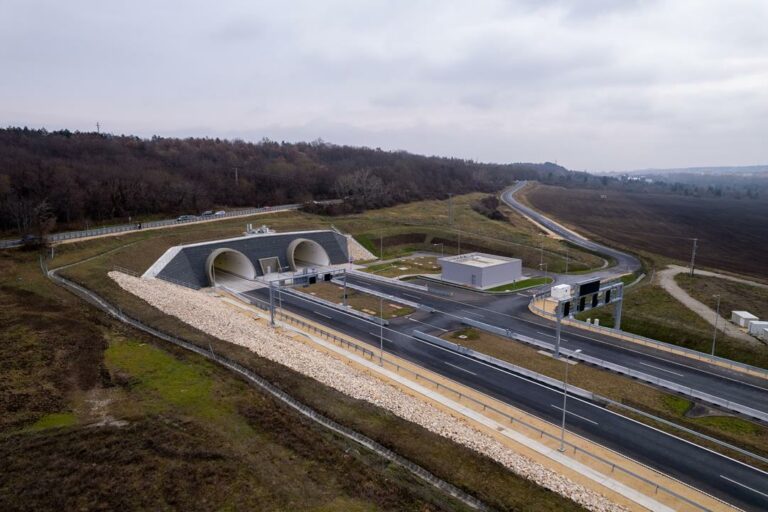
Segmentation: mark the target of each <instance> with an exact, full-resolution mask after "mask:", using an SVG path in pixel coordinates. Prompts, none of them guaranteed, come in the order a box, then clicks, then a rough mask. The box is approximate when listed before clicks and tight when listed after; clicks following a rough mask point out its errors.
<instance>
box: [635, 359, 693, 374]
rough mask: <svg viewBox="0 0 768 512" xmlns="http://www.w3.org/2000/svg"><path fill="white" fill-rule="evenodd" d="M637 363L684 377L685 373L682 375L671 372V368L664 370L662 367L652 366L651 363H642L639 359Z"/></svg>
mask: <svg viewBox="0 0 768 512" xmlns="http://www.w3.org/2000/svg"><path fill="white" fill-rule="evenodd" d="M637 364H641V365H643V366H647V367H648V368H653V369H654V370H659V371H661V372H667V373H671V374H672V375H677V376H678V377H685V375H683V374H682V373H677V372H673V371H672V370H665V369H664V368H659V367H658V366H653V365H652V364H648V363H642V362H639V361H638V363H637Z"/></svg>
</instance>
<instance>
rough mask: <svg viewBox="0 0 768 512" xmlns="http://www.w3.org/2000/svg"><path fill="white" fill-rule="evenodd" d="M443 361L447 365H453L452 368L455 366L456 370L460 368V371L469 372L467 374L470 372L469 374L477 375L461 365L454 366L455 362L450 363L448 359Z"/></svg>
mask: <svg viewBox="0 0 768 512" xmlns="http://www.w3.org/2000/svg"><path fill="white" fill-rule="evenodd" d="M443 362H444V363H445V364H447V365H448V366H453V367H454V368H456V369H457V370H461V371H463V372H467V373H469V374H471V375H477V374H476V373H475V372H471V371H469V370H467V369H466V368H462V367H461V366H456V365H455V364H451V363H449V362H448V361H443Z"/></svg>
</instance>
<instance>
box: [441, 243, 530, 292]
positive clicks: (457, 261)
mask: <svg viewBox="0 0 768 512" xmlns="http://www.w3.org/2000/svg"><path fill="white" fill-rule="evenodd" d="M440 264H441V265H442V268H443V270H442V279H443V280H444V281H448V282H451V283H456V284H462V285H466V286H472V287H474V288H479V289H481V290H485V289H488V288H494V287H496V286H501V285H504V284H509V283H513V282H515V281H518V280H519V279H520V278H521V277H522V276H523V262H522V261H521V260H519V259H517V258H507V257H505V256H496V255H493V254H485V253H482V252H471V253H468V254H460V255H458V256H447V257H445V258H440Z"/></svg>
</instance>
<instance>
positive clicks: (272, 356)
mask: <svg viewBox="0 0 768 512" xmlns="http://www.w3.org/2000/svg"><path fill="white" fill-rule="evenodd" d="M109 276H110V277H111V278H112V279H114V280H115V281H116V282H117V283H118V284H119V285H120V286H121V287H122V288H123V289H125V290H127V291H128V292H130V293H132V294H134V295H136V296H138V297H140V298H142V299H143V300H145V301H147V302H148V303H149V304H151V305H152V306H154V307H156V308H158V309H159V310H161V311H163V312H164V313H166V314H169V315H173V316H175V317H177V318H179V319H180V320H182V321H184V322H186V323H188V324H189V325H192V326H193V327H196V328H197V329H200V330H201V331H204V332H206V333H208V334H210V335H211V336H214V337H216V338H219V339H221V340H225V341H228V342H230V343H234V344H236V345H241V346H244V347H247V348H248V349H250V350H252V351H254V352H255V353H257V354H258V355H260V356H261V357H264V358H267V359H269V360H271V361H274V362H276V363H279V364H282V365H284V366H286V367H288V368H291V369H293V370H295V371H297V372H299V373H302V374H304V375H307V376H309V377H312V378H313V379H316V380H318V381H320V382H322V383H323V384H325V385H327V386H329V387H331V388H334V389H336V390H338V391H340V392H342V393H344V394H346V395H348V396H351V397H354V398H357V399H362V400H367V401H368V402H371V403H373V404H375V405H377V406H379V407H382V408H384V409H387V410H389V411H391V412H392V413H393V414H396V415H397V416H399V417H401V418H403V419H406V420H408V421H412V422H414V423H416V424H418V425H420V426H422V427H424V428H426V429H427V430H430V431H431V432H434V433H437V434H439V435H441V436H444V437H446V438H449V439H451V440H453V441H455V442H458V443H460V444H462V445H464V446H467V447H469V448H471V449H473V450H475V451H477V452H478V453H481V454H483V455H486V456H488V457H490V458H491V459H493V460H495V461H497V462H499V463H501V464H502V465H504V466H505V467H507V468H509V469H510V470H512V471H513V472H515V473H516V474H518V475H521V476H523V477H525V478H528V479H530V480H532V481H534V482H536V483H537V484H539V485H541V486H543V487H546V488H548V489H551V490H553V491H555V492H557V493H559V494H561V495H563V496H566V497H568V498H570V499H572V500H574V501H575V502H577V503H579V504H581V505H583V506H585V507H586V508H588V509H590V510H595V511H620V510H622V511H623V510H625V509H624V508H623V507H621V506H619V505H617V504H615V503H612V502H611V501H609V500H608V499H607V498H605V497H604V496H602V495H600V494H598V493H597V492H595V491H592V490H590V489H587V488H585V487H583V486H582V485H579V484H577V483H575V482H573V481H571V480H570V479H568V478H566V477H564V476H562V475H559V474H557V473H555V472H554V471H551V470H549V469H547V468H545V467H544V466H542V465H541V464H538V463H536V462H534V461H532V460H530V459H529V458H527V457H524V456H522V455H520V454H518V453H516V452H514V451H513V450H511V449H509V448H507V447H506V446H504V445H503V444H501V443H500V442H499V441H497V440H496V439H494V438H493V437H491V436H489V435H488V434H485V433H483V432H481V431H479V430H477V429H475V428H473V427H471V426H470V425H469V424H468V423H466V422H464V421H461V420H459V419H458V418H454V417H453V416H451V415H449V414H447V413H445V412H443V411H440V410H439V409H437V408H436V407H434V406H432V405H430V404H428V403H426V402H424V401H421V400H418V399H416V398H414V397H411V396H409V395H407V394H405V393H404V392H402V391H400V390H399V389H397V388H395V387H394V386H392V385H389V384H386V383H384V382H382V381H381V380H379V379H377V378H375V377H373V376H371V375H368V374H366V373H363V372H361V371H359V370H356V369H355V368H352V367H350V366H348V365H346V364H344V363H343V362H342V361H340V360H338V359H335V358H333V357H331V356H330V355H328V354H326V353H324V352H320V351H319V350H315V349H313V348H312V347H310V346H308V345H305V344H303V343H301V342H298V341H295V340H292V339H291V338H289V337H288V336H284V335H282V334H280V333H279V332H278V331H275V330H273V329H271V328H269V327H267V326H264V325H263V324H259V323H258V322H255V321H254V320H252V319H250V318H248V317H247V316H245V315H242V314H239V313H237V312H236V311H234V310H233V309H232V308H231V307H229V306H227V305H226V304H225V303H223V302H222V301H221V300H220V299H217V298H216V297H214V296H212V295H210V294H207V293H205V292H201V291H194V290H190V289H187V288H183V287H180V286H176V285H173V284H170V283H167V282H165V281H160V280H156V279H141V278H136V277H133V276H129V275H126V274H122V273H119V272H110V273H109Z"/></svg>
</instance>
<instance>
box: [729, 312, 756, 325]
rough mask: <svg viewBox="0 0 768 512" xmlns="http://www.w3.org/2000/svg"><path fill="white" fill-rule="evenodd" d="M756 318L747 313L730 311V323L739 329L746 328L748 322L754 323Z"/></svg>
mask: <svg viewBox="0 0 768 512" xmlns="http://www.w3.org/2000/svg"><path fill="white" fill-rule="evenodd" d="M757 319H758V318H757V317H756V316H755V315H753V314H752V313H750V312H749V311H732V312H731V322H733V323H735V324H736V325H738V326H739V327H744V328H747V327H749V323H750V322H754V321H756V320H757Z"/></svg>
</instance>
